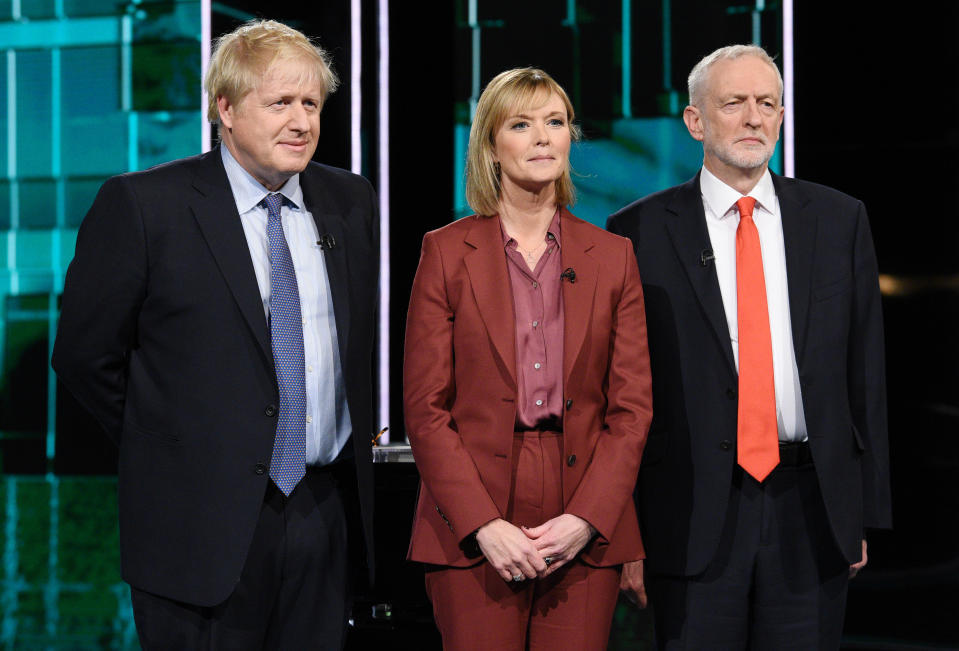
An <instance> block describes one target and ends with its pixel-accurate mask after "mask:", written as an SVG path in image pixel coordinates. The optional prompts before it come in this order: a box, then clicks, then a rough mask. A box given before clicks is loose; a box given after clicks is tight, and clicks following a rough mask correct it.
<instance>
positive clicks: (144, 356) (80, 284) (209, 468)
mask: <svg viewBox="0 0 959 651" xmlns="http://www.w3.org/2000/svg"><path fill="white" fill-rule="evenodd" d="M300 178H301V186H302V188H303V194H304V198H305V202H306V205H307V208H309V210H310V212H311V213H312V214H313V217H314V219H315V220H316V224H317V229H318V232H319V233H320V234H327V233H329V234H331V235H333V237H334V238H335V240H336V246H335V248H333V249H332V250H327V251H326V253H325V259H326V266H327V272H328V274H329V282H330V288H331V291H332V295H333V307H334V312H335V319H336V328H337V338H338V341H339V347H340V359H341V360H342V364H343V374H344V378H345V383H346V396H347V401H348V404H349V408H350V415H351V418H352V422H353V437H352V445H353V449H352V455H347V456H352V458H353V462H354V463H355V466H356V475H357V488H358V498H357V499H356V500H355V502H356V504H355V505H354V506H355V507H356V508H355V510H354V509H348V510H349V511H350V513H348V517H352V518H353V519H354V522H356V523H357V524H358V523H359V522H362V530H363V531H364V537H365V542H366V555H367V561H368V566H369V567H370V568H372V567H373V564H372V559H371V554H372V545H371V540H372V531H371V530H372V465H371V453H370V442H369V435H370V433H371V432H372V430H373V423H372V413H373V412H372V405H373V401H372V384H371V377H372V362H371V356H372V348H373V336H374V328H375V323H374V307H375V302H376V285H377V274H378V262H377V261H378V223H377V218H376V202H375V197H374V193H373V190H372V188H371V187H370V184H369V183H368V182H367V181H366V180H365V179H363V178H362V177H359V176H356V175H353V174H350V173H349V172H346V171H343V170H339V169H335V168H331V167H326V166H323V165H318V164H316V163H310V165H309V166H308V167H307V169H306V170H305V171H304V172H303V173H302V174H301V176H300ZM53 366H54V368H55V369H56V371H57V374H58V375H59V377H60V379H61V380H62V381H63V383H64V384H65V385H66V387H67V388H68V389H69V390H70V391H71V392H72V393H73V394H74V395H75V396H76V397H77V399H78V400H79V401H80V403H81V404H83V405H84V406H85V407H86V409H88V410H89V411H90V412H91V413H92V414H93V415H94V416H95V417H96V419H97V420H98V421H99V423H100V424H101V425H102V426H103V428H104V429H105V430H106V432H107V434H108V435H109V436H110V437H111V438H112V439H113V440H114V441H115V442H116V443H117V444H118V445H119V448H120V461H119V488H118V491H119V514H120V551H121V564H122V573H123V578H124V579H125V580H126V581H127V582H129V583H130V584H131V585H133V586H135V587H137V588H139V589H142V590H145V591H148V592H151V593H154V594H157V595H160V596H164V597H168V598H171V599H175V600H178V601H183V602H187V603H191V604H197V605H201V606H210V605H214V604H217V603H220V602H222V601H223V600H224V599H225V598H226V597H228V596H229V595H230V594H231V592H232V590H233V588H234V586H235V585H236V583H237V582H238V581H239V577H240V572H241V570H242V568H243V565H244V562H245V560H246V554H247V551H248V549H249V546H250V542H251V540H252V537H253V530H254V526H255V524H256V521H257V517H258V514H259V511H260V506H261V505H262V502H263V496H264V492H265V490H266V485H267V480H268V472H267V471H268V466H269V463H270V459H271V455H272V449H273V438H274V435H275V431H276V413H277V408H276V405H277V404H278V402H279V394H278V389H277V382H276V375H275V373H274V369H273V359H272V349H271V344H270V334H269V329H268V325H267V321H266V318H265V316H264V314H263V304H262V301H261V298H260V293H259V289H258V287H257V283H256V276H255V272H254V269H253V263H252V260H251V257H250V253H249V248H248V246H247V243H246V238H245V236H244V233H243V227H242V225H241V223H240V218H239V214H238V213H237V209H236V203H235V202H234V199H233V194H232V192H231V190H230V184H229V181H228V180H227V176H226V172H225V171H224V169H223V163H222V160H221V157H220V152H219V150H218V149H214V150H213V151H212V152H209V153H207V154H204V155H201V156H196V157H193V158H187V159H183V160H179V161H174V162H172V163H168V164H166V165H161V166H159V167H155V168H153V169H150V170H147V171H145V172H137V173H132V174H124V175H121V176H117V177H114V178H111V179H110V180H108V181H107V182H106V183H105V184H104V185H103V187H102V188H101V189H100V192H99V194H98V195H97V197H96V200H95V201H94V204H93V207H92V208H91V209H90V212H89V213H88V214H87V216H86V217H85V219H84V220H83V223H82V225H81V227H80V231H79V235H78V238H77V247H76V255H75V257H74V259H73V262H72V263H71V264H70V268H69V270H68V272H67V277H66V284H65V287H64V293H63V304H62V312H61V318H60V325H59V329H58V332H57V338H56V344H55V347H54V353H53ZM357 529H360V527H357ZM360 556H361V557H362V552H361V553H360Z"/></svg>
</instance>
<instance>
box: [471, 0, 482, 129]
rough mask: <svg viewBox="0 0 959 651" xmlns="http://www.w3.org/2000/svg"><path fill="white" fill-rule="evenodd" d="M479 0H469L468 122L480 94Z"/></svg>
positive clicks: (473, 112) (474, 113) (474, 114)
mask: <svg viewBox="0 0 959 651" xmlns="http://www.w3.org/2000/svg"><path fill="white" fill-rule="evenodd" d="M478 1H479V0H469V24H470V122H471V123H472V122H473V118H474V117H475V116H476V104H477V102H479V96H480V83H481V82H480V72H481V68H480V24H479V20H478V18H477V7H476V4H477V2H478Z"/></svg>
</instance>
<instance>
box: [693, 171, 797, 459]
mask: <svg viewBox="0 0 959 651" xmlns="http://www.w3.org/2000/svg"><path fill="white" fill-rule="evenodd" d="M699 187H700V191H701V192H702V195H703V208H704V209H705V211H706V227H707V228H708V229H709V241H710V243H711V245H712V248H713V255H714V256H715V264H716V275H717V276H718V277H719V291H720V293H721V294H722V297H723V308H724V309H725V311H726V324H727V325H728V327H729V338H730V340H731V343H732V347H733V359H734V360H735V362H736V369H737V371H738V370H739V326H738V316H737V309H736V229H737V228H738V227H739V209H738V208H737V207H736V201H738V200H739V199H740V198H742V196H743V195H741V194H739V192H738V191H737V190H734V189H733V188H731V187H729V186H728V185H726V184H725V183H723V182H722V181H720V180H719V179H718V178H716V177H715V176H714V175H713V174H712V173H710V171H709V170H707V169H706V168H705V167H704V168H703V170H702V174H701V175H700V177H699ZM746 196H750V197H752V198H754V199H755V200H756V207H755V208H754V209H753V221H754V222H755V223H756V228H757V230H758V231H759V245H760V248H761V249H762V254H763V275H764V276H765V281H766V304H767V306H768V307H769V331H770V335H771V338H772V346H773V374H774V375H775V383H776V423H777V425H778V427H779V440H780V441H805V440H806V438H807V436H806V416H805V414H804V413H803V406H802V390H801V388H800V386H799V367H798V366H797V364H796V350H795V348H794V347H793V331H792V322H791V321H790V318H789V287H788V286H787V284H786V247H785V244H784V242H783V228H782V215H781V213H780V211H779V199H778V198H777V197H776V189H775V188H774V187H773V180H772V177H771V176H770V175H769V170H766V173H765V174H763V176H762V178H761V179H760V180H759V182H758V183H757V184H756V187H754V188H753V189H752V190H751V191H750V192H749V194H748V195H746Z"/></svg>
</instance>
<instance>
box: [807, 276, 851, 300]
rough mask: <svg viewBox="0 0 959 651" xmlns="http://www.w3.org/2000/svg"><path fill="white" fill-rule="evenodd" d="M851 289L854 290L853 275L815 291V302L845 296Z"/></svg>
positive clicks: (813, 294)
mask: <svg viewBox="0 0 959 651" xmlns="http://www.w3.org/2000/svg"><path fill="white" fill-rule="evenodd" d="M850 289H852V276H851V275H850V276H846V277H844V278H840V279H839V280H836V281H834V282H830V283H826V284H825V285H821V286H819V287H816V288H815V289H813V292H812V296H813V301H816V302H819V301H825V300H826V299H827V298H832V297H833V296H836V295H838V294H843V293H845V292H848V291H849V290H850Z"/></svg>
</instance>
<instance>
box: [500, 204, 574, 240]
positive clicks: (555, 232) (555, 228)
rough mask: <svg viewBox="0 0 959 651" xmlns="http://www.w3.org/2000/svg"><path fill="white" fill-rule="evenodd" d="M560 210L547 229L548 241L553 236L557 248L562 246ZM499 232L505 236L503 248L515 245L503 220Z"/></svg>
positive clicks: (554, 214)
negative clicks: (507, 232) (560, 238)
mask: <svg viewBox="0 0 959 651" xmlns="http://www.w3.org/2000/svg"><path fill="white" fill-rule="evenodd" d="M560 212H561V211H560V209H559V208H557V209H556V212H555V213H553V219H552V220H551V221H550V222H549V227H548V228H547V229H546V236H547V239H548V238H549V236H550V235H552V236H553V240H554V241H555V242H556V246H560V241H559V213H560ZM499 230H500V233H502V235H503V246H504V247H506V246H509V245H510V244H515V242H516V240H514V239H513V238H512V237H510V236H509V235H507V234H506V229H505V228H504V227H503V220H500V222H499Z"/></svg>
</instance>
